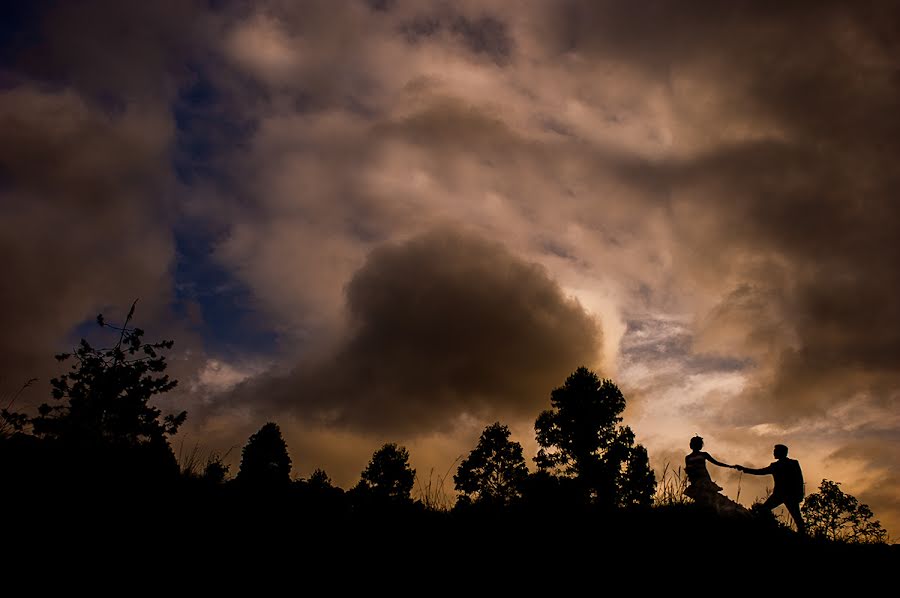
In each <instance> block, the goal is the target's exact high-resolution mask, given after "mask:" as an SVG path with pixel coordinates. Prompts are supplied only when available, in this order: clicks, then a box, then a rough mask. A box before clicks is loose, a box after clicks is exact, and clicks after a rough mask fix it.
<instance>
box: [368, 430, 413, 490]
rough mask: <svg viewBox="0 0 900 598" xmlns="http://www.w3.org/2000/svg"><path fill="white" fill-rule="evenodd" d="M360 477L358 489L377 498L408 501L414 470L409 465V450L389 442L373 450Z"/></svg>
mask: <svg viewBox="0 0 900 598" xmlns="http://www.w3.org/2000/svg"><path fill="white" fill-rule="evenodd" d="M361 477H362V479H360V481H359V484H358V485H357V489H358V490H359V491H362V492H365V493H367V494H369V495H370V496H372V497H375V498H377V499H384V500H388V501H392V502H409V501H410V500H411V499H410V493H411V492H412V488H413V484H414V483H415V480H416V470H415V469H412V468H411V467H410V466H409V451H407V450H406V448H405V447H402V446H397V445H396V444H394V443H389V444H385V445H384V446H382V447H381V448H380V449H378V450H377V451H375V453H374V454H373V455H372V460H371V461H369V464H368V465H367V466H366V468H365V469H364V470H363V472H362V476H361Z"/></svg>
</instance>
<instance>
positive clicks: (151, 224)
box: [0, 0, 900, 529]
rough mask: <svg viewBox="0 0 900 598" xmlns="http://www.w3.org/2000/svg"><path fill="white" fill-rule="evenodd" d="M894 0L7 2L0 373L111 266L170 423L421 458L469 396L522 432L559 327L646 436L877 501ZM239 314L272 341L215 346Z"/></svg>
mask: <svg viewBox="0 0 900 598" xmlns="http://www.w3.org/2000/svg"><path fill="white" fill-rule="evenodd" d="M897 13H898V9H897V6H896V4H895V3H890V2H878V1H870V2H855V3H844V2H828V1H826V2H816V3H812V2H792V3H770V2H749V1H747V2H729V3H721V2H706V1H702V2H695V3H691V4H690V6H686V5H685V4H684V3H680V2H670V1H662V2H654V3H650V4H645V3H641V4H625V3H622V2H598V1H588V0H564V1H558V0H553V1H550V0H548V1H539V2H529V3H510V2H507V1H500V0H497V1H493V0H487V1H480V2H474V1H467V0H460V1H457V2H447V1H434V2H420V1H413V0H389V1H382V0H379V1H375V0H371V1H362V0H360V1H358V2H347V3H343V4H342V5H341V7H340V8H339V9H336V8H335V6H334V3H332V2H324V1H315V0H307V1H302V2H286V1H284V2H282V1H278V0H270V1H265V2H256V3H252V4H246V3H241V2H221V3H214V6H211V5H209V4H208V3H200V2H197V3H192V2H160V3H153V5H152V6H148V7H143V8H141V9H140V10H138V11H137V12H135V9H133V7H129V9H127V10H126V9H123V8H121V7H120V6H119V3H116V2H111V1H102V0H94V1H92V2H87V3H78V5H77V6H75V5H72V6H69V5H65V6H53V7H46V8H45V7H43V5H41V4H35V5H34V8H30V9H27V10H26V9H21V10H20V11H19V12H18V13H16V14H15V15H13V16H12V17H11V18H10V19H9V20H8V22H10V23H13V25H11V26H9V27H11V31H12V33H11V34H10V35H5V36H3V37H2V39H3V40H4V41H3V43H2V44H0V57H2V63H0V64H2V69H0V124H2V130H3V131H4V135H3V138H2V140H0V207H2V209H3V218H2V220H0V248H2V250H3V259H4V267H5V271H6V272H7V276H8V278H9V279H10V281H13V283H12V284H8V285H6V286H5V290H4V294H3V296H2V305H0V308H2V309H0V327H2V329H3V330H5V331H6V333H5V334H4V336H3V339H2V341H0V351H2V354H3V356H4V357H3V362H2V372H0V375H2V376H3V380H4V381H5V382H4V383H5V384H7V385H9V384H10V381H12V380H14V379H16V377H17V376H21V375H22V373H23V372H26V371H27V372H29V374H27V375H41V376H45V375H48V374H49V372H50V368H51V366H52V362H50V361H49V356H50V355H51V354H52V353H53V352H54V351H55V350H57V349H58V348H59V345H60V344H61V343H64V341H65V340H66V337H67V336H68V335H70V334H72V332H73V328H74V327H75V326H77V324H79V322H81V321H83V320H85V319H88V318H91V317H92V316H93V315H95V313H96V312H97V311H99V310H101V309H104V308H105V307H106V306H109V305H113V304H115V305H127V304H128V303H129V302H130V299H131V298H133V297H134V296H138V295H139V296H141V297H142V298H145V299H146V305H147V312H146V313H147V318H148V321H147V322H146V324H145V327H146V328H148V329H151V330H153V329H158V330H165V331H166V332H167V333H170V334H176V335H178V336H179V338H181V337H182V336H183V337H185V338H189V339H193V340H190V341H189V342H186V343H184V344H183V345H182V346H186V347H187V348H189V349H190V351H191V352H190V354H188V353H187V352H185V353H183V354H181V355H180V357H179V360H178V364H179V366H178V367H179V368H180V373H181V375H182V377H183V378H187V382H188V384H185V385H183V387H184V388H185V389H188V390H190V392H186V393H185V395H184V396H182V397H180V399H181V400H184V401H188V402H189V403H192V404H193V405H194V407H193V413H194V414H195V419H194V423H193V425H194V426H195V433H203V434H207V435H208V436H207V437H208V438H215V439H216V442H221V443H233V442H238V441H239V439H240V437H241V435H243V434H244V433H245V432H246V430H247V429H249V428H252V427H254V425H255V424H256V420H255V419H254V418H255V417H257V415H259V416H262V414H265V413H274V412H286V413H292V414H294V417H297V418H298V420H297V423H296V426H297V430H298V432H297V434H296V435H297V437H298V438H299V436H300V435H301V434H302V433H303V432H300V431H299V430H301V429H304V430H307V431H308V430H309V429H310V426H312V427H317V428H316V429H317V430H318V431H317V432H316V433H315V434H312V435H311V436H309V437H310V438H311V437H313V436H315V437H316V438H319V439H321V442H319V443H318V444H316V446H317V447H319V448H317V449H316V450H313V449H312V448H311V446H312V444H311V441H309V440H308V438H306V440H304V442H303V443H302V444H303V446H304V447H305V448H304V450H305V451H309V452H310V454H316V455H327V454H328V453H329V450H330V449H329V448H328V447H329V446H332V445H334V446H332V448H333V452H334V454H336V455H337V454H338V453H340V454H341V455H342V456H341V463H350V462H352V460H353V459H352V458H349V457H348V456H347V454H346V451H342V450H338V449H337V448H335V447H336V445H337V444H341V445H342V446H350V445H352V446H355V447H360V448H359V451H361V452H365V451H364V450H363V448H362V447H364V446H366V444H367V442H368V440H365V439H371V438H372V436H373V435H384V434H387V433H392V434H396V435H398V436H404V437H408V438H409V439H411V441H414V442H419V443H424V442H425V440H423V439H425V438H431V436H429V434H431V435H436V436H433V438H434V440H433V447H438V446H439V447H441V448H440V450H438V449H437V448H434V450H432V449H430V448H429V447H428V446H425V445H424V444H423V445H421V447H420V448H421V451H422V453H428V454H433V455H438V454H440V455H441V456H446V455H450V454H451V453H452V452H453V450H454V449H451V448H449V447H453V446H457V447H460V448H459V450H460V452H461V451H462V450H463V448H464V445H465V442H467V441H468V440H471V438H472V437H474V436H473V434H474V435H477V434H476V433H475V432H476V430H475V429H476V428H478V427H479V426H480V425H482V424H483V423H490V422H488V421H487V420H486V419H485V418H489V417H494V416H499V415H500V414H508V417H510V418H511V419H516V418H518V420H519V421H517V422H516V421H514V422H512V423H513V424H514V425H515V426H519V429H527V424H528V423H529V420H530V419H531V418H533V417H534V414H535V413H536V411H538V410H539V409H540V408H541V407H543V406H544V405H543V404H542V401H546V396H547V394H548V393H549V391H550V389H551V388H552V387H553V386H555V385H557V384H559V383H560V382H562V380H563V379H564V375H565V373H566V372H567V371H570V370H572V369H574V368H575V367H577V366H578V365H579V364H580V363H581V362H582V361H584V360H590V359H591V356H593V357H594V358H595V361H594V364H595V365H596V366H598V367H600V368H601V369H602V370H603V373H604V374H606V375H610V376H612V377H614V378H616V379H617V380H618V381H620V382H621V383H622V385H623V386H624V387H626V390H627V391H628V396H629V398H630V399H631V401H630V405H631V406H630V407H629V412H628V414H629V417H630V418H631V420H630V423H632V424H634V427H635V428H636V430H637V432H638V434H639V436H642V438H641V440H643V441H645V442H646V443H647V444H648V446H649V447H650V449H651V457H653V456H654V454H658V455H665V454H675V452H676V451H679V450H686V447H685V446H683V445H684V444H686V438H687V437H689V435H692V434H693V433H695V432H700V433H702V434H703V435H704V436H705V437H707V439H708V440H712V441H714V442H715V443H718V445H719V446H721V447H722V448H721V450H722V451H726V452H731V453H733V454H735V455H737V456H738V457H740V458H743V459H747V460H750V461H753V462H755V463H760V462H765V461H766V460H767V459H768V458H769V453H770V445H771V444H772V443H774V442H779V441H784V442H786V443H787V444H789V445H791V447H792V453H793V454H794V455H796V456H798V457H799V458H800V459H801V461H802V462H804V465H805V466H806V467H807V469H808V475H807V477H808V478H810V479H815V478H816V477H819V478H821V477H826V476H827V477H830V478H839V479H842V480H843V481H844V482H845V489H846V490H848V491H850V492H855V493H858V494H860V495H861V497H862V498H863V499H866V500H871V502H872V506H873V508H875V510H876V513H880V514H882V516H883V518H884V519H885V520H887V521H888V522H889V525H892V526H894V527H893V529H896V526H897V525H900V511H898V510H897V509H898V507H897V501H896V497H897V496H900V485H898V483H897V479H898V476H897V472H896V466H895V465H891V463H893V462H894V458H893V453H894V452H895V451H893V448H892V447H894V446H895V445H896V442H897V439H898V438H900V425H898V424H897V421H896V417H895V414H896V412H897V409H898V400H900V370H898V368H897V366H896V364H897V360H898V357H900V307H898V306H900V303H898V302H897V301H896V300H895V298H896V297H897V296H898V295H900V271H898V269H897V268H896V264H897V263H898V261H900V242H898V240H897V235H896V231H897V230H900V204H898V203H897V201H896V199H895V195H896V191H897V189H898V188H900V180H898V177H900V175H898V171H897V169H896V163H897V160H898V158H900V117H898V114H897V111H896V106H895V104H896V98H897V97H900V89H898V87H900V80H898V78H897V72H898V67H900V65H898V58H897V57H898V56H900V47H898V45H900V36H898V35H897V31H896V27H895V25H894V23H896V22H897V21H898V16H900V15H898V14H897ZM13 17H14V18H13ZM0 27H3V25H0ZM13 29H14V30H13ZM4 33H6V31H4ZM436 227H437V228H436ZM187 239H190V243H189V244H190V245H191V246H192V247H194V248H195V250H192V251H191V252H186V251H185V246H186V244H188V243H187V242H186V240H187ZM485 239H490V241H486V240H485ZM197 247H199V249H196V248H197ZM198 256H200V257H198ZM535 264H538V265H539V266H537V265H535ZM210 273H214V274H215V276H212V275H211V274H210ZM213 279H214V280H215V281H216V283H215V285H212V284H211V283H210V282H209V281H210V280H213ZM476 281H477V282H476ZM211 287H214V288H211ZM186 289H194V290H193V291H190V292H188V291H186ZM197 289H201V290H203V292H199V291H197ZM570 296H572V297H576V298H577V300H578V305H576V304H575V303H573V302H572V301H571V300H570V299H569V297H570ZM226 299H227V301H226ZM142 301H143V300H142ZM223 306H224V307H223ZM238 312H239V314H238ZM238 320H240V322H241V327H240V330H241V331H245V330H250V329H255V330H257V331H258V332H259V333H260V337H261V338H269V339H273V340H271V342H270V345H271V346H265V347H261V346H260V345H261V344H265V343H261V342H256V341H254V342H253V343H247V344H246V345H244V346H243V347H237V348H236V347H234V346H229V347H228V348H227V349H228V350H227V351H226V350H225V347H223V346H222V343H221V342H220V340H219V339H220V338H221V337H222V334H221V329H225V328H229V327H235V326H236V325H235V324H234V322H237V321H238ZM600 323H602V328H603V335H602V337H601V336H599V327H598V326H599V324H600ZM235 330H237V328H236V327H235ZM241 334H243V332H242V333H241ZM193 335H197V337H198V338H195V337H194V336H193ZM231 336H232V337H235V336H237V337H238V338H240V337H241V335H237V334H233V335H231ZM201 341H202V342H201ZM598 343H599V344H601V345H602V351H600V347H599V346H598V345H597V344H598ZM232 344H233V343H232ZM410 346H414V347H415V346H418V348H419V350H410ZM570 362H571V363H570ZM261 364H266V365H268V366H269V368H270V370H269V371H268V372H267V373H260V372H262V371H263V370H264V369H266V368H265V367H263V365H261ZM516 370H518V371H519V373H520V375H516V376H514V375H512V372H514V371H516ZM32 371H33V372H34V373H33V374H31V373H30V372H32ZM223 372H224V373H227V374H228V375H227V376H226V375H225V374H224V373H223ZM410 372H411V373H410ZM522 372H524V374H522ZM217 373H218V374H217ZM404 374H405V375H404ZM354 379H363V380H366V381H367V382H366V383H365V385H356V384H354V383H353V382H352V381H353V380H354ZM238 380H244V382H243V384H242V385H239V386H238V387H237V388H232V386H233V385H234V384H236V383H237V381H238ZM275 380H279V381H280V383H278V384H276V383H275V382H274V381H275ZM423 386H427V387H429V388H431V389H432V390H433V392H425V391H424V390H423ZM248 389H256V390H254V391H253V392H248ZM6 390H7V389H4V392H5V391H6ZM32 390H33V389H29V392H30V391H32ZM223 393H224V394H223ZM34 398H35V400H38V399H39V398H40V397H34ZM226 403H227V404H230V405H232V406H235V413H240V414H241V415H235V416H233V417H232V418H231V419H228V418H227V417H225V416H224V415H222V414H221V412H217V408H218V407H219V406H221V405H223V404H226ZM238 406H239V407H238ZM251 414H257V415H251ZM223 418H224V419H223ZM304 418H305V419H304ZM482 419H485V421H481V420H482ZM301 420H303V421H301ZM306 420H309V421H306ZM454 421H455V422H456V424H457V428H456V429H457V432H451V431H449V430H450V428H452V425H449V424H448V422H454ZM463 421H468V422H469V424H468V425H469V427H470V428H471V429H467V431H460V430H462V429H463V428H465V424H463V423H460V422H463ZM259 423H261V422H259ZM304 426H305V427H304ZM460 426H461V427H460ZM286 429H287V428H286ZM435 430H439V432H435ZM250 431H252V429H251V430H250ZM341 435H351V436H353V438H355V439H356V440H354V441H352V442H351V441H349V440H347V437H345V436H341ZM337 438H343V439H344V440H340V441H339V440H336V439H337ZM414 438H415V440H413V439H414ZM328 439H331V440H328ZM522 440H526V441H528V440H529V439H527V438H523V439H522ZM299 442H300V441H299V440H298V443H299ZM373 444H375V443H374V442H373ZM433 447H432V448H433ZM710 448H711V449H712V447H710ZM435 458H437V457H435ZM295 460H296V459H295ZM297 461H298V462H301V461H302V459H299V460H297ZM360 461H361V462H363V463H364V455H363V456H361V457H360ZM325 465H327V464H325ZM438 465H440V464H438ZM347 467H350V466H349V465H348V466H347ZM873 472H878V473H877V475H876V474H875V473H873ZM351 475H352V473H351V472H349V470H348V472H347V473H346V476H347V478H349V477H350V476H351ZM337 477H338V478H340V475H338V476H337ZM339 481H340V480H339ZM879 509H881V511H879Z"/></svg>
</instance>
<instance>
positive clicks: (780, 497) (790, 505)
mask: <svg viewBox="0 0 900 598" xmlns="http://www.w3.org/2000/svg"><path fill="white" fill-rule="evenodd" d="M772 454H773V455H774V456H775V459H777V460H776V461H775V462H773V463H772V464H770V465H769V466H767V467H763V468H762V469H753V468H750V467H744V466H743V465H736V466H735V467H736V468H737V469H738V470H740V471H743V472H744V473H749V474H752V475H768V474H772V477H774V478H775V488H774V489H773V490H772V496H770V497H769V498H768V499H767V500H766V502H764V503H763V508H764V509H767V510H769V511H772V510H774V509H775V508H776V507H778V506H779V505H782V504H783V505H784V506H785V507H787V510H788V513H790V514H791V517H792V518H793V520H794V524H795V525H796V526H797V531H798V532H799V533H801V534H804V533H806V524H805V523H804V522H803V515H801V514H800V501H801V500H803V472H802V471H801V470H800V463H799V462H798V461H797V460H796V459H788V456H787V455H788V447H786V446H785V445H783V444H776V445H775V450H773V451H772Z"/></svg>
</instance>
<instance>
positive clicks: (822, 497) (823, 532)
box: [801, 480, 887, 544]
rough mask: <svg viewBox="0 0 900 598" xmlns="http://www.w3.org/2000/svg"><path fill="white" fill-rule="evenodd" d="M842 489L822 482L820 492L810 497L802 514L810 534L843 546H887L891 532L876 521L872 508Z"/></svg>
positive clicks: (829, 482) (824, 481) (836, 484)
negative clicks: (851, 544)
mask: <svg viewBox="0 0 900 598" xmlns="http://www.w3.org/2000/svg"><path fill="white" fill-rule="evenodd" d="M840 486H841V485H840V483H838V482H832V481H831V480H822V483H821V484H820V485H819V491H818V492H814V493H813V494H810V495H809V496H807V497H806V500H805V501H804V502H803V507H801V511H802V513H803V519H804V520H805V521H806V529H807V530H808V533H809V534H811V535H813V536H818V537H821V538H828V539H829V540H837V541H840V542H853V543H867V544H868V543H880V542H885V541H886V540H887V530H886V529H884V528H883V527H881V522H880V521H878V520H877V519H875V514H874V513H873V512H872V509H870V508H869V505H867V504H865V503H861V502H859V500H858V499H857V498H856V497H855V496H852V495H850V494H846V493H845V492H844V491H843V490H841V488H840Z"/></svg>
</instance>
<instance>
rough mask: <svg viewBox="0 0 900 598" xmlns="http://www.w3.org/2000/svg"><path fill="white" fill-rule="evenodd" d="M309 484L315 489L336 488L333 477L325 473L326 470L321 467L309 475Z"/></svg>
mask: <svg viewBox="0 0 900 598" xmlns="http://www.w3.org/2000/svg"><path fill="white" fill-rule="evenodd" d="M307 484H308V485H309V487H310V488H313V489H315V490H325V489H328V488H334V483H333V482H332V481H331V478H330V477H329V476H328V474H327V473H325V470H324V469H321V468H317V469H316V470H315V471H314V472H312V475H311V476H309V480H307Z"/></svg>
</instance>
